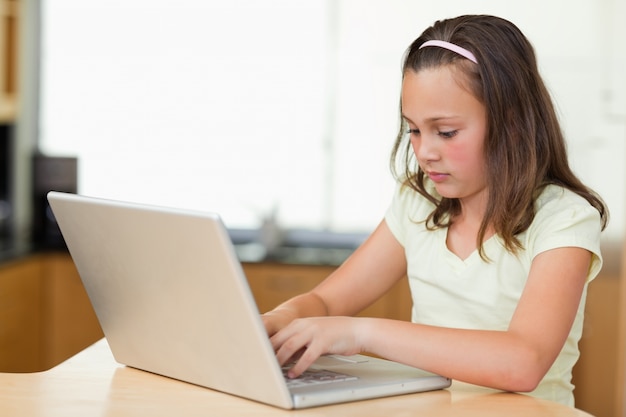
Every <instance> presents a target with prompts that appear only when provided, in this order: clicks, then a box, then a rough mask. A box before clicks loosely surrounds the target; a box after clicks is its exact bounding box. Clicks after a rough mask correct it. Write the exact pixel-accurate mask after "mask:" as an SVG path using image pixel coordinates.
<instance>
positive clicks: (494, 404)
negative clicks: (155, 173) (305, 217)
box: [0, 339, 589, 417]
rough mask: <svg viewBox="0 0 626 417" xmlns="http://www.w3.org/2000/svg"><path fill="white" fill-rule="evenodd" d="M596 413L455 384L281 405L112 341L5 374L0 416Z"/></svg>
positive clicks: (0, 387) (0, 391) (1, 378)
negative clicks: (176, 372) (122, 355)
mask: <svg viewBox="0 0 626 417" xmlns="http://www.w3.org/2000/svg"><path fill="white" fill-rule="evenodd" d="M292 414H297V415H302V416H325V417H327V416H341V417H350V416H359V417H367V416H383V415H384V416H385V417H394V416H402V417H409V416H425V415H427V416H435V417H436V416H480V417H489V416H498V417H500V416H503V415H506V416H524V417H526V416H534V417H541V416H550V417H560V416H562V417H569V416H579V417H580V416H589V414H587V413H585V412H583V411H580V410H577V409H574V408H570V407H567V406H564V405H561V404H556V403H552V402H549V401H544V400H540V399H536V398H532V397H529V396H526V395H522V394H512V393H504V392H498V391H494V390H489V389H485V388H481V387H476V386H473V385H468V384H463V383H458V382H454V383H453V384H452V387H451V388H449V389H446V390H439V391H433V392H424V393H419V394H410V395H402V396H396V397H388V398H382V399H375V400H367V401H358V402H353V403H347V404H339V405H332V406H325V407H316V408H310V409H304V410H282V409H279V408H275V407H272V406H268V405H264V404H260V403H256V402H253V401H250V400H246V399H243V398H238V397H235V396H232V395H227V394H223V393H220V392H217V391H213V390H210V389H206V388H202V387H199V386H196V385H191V384H187V383H184V382H180V381H176V380H173V379H169V378H165V377H161V376H158V375H154V374H150V373H148V372H143V371H139V370H136V369H133V368H129V367H125V366H123V365H120V364H118V363H117V362H115V360H114V359H113V356H112V354H111V351H110V349H109V346H108V344H107V342H106V340H105V339H102V340H100V341H98V342H96V343H95V344H94V345H92V346H90V347H88V348H87V349H85V350H84V351H82V352H80V353H78V354H77V355H76V356H74V357H72V358H70V359H69V360H67V361H66V362H64V363H62V364H60V365H58V366H57V367H55V368H53V369H51V370H49V371H45V372H40V373H30V374H10V373H0V416H3V417H13V416H20V417H30V416H46V417H56V416H59V417H60V416H62V417H72V416H80V417H85V416H96V415H97V416H110V417H119V416H137V415H147V416H151V417H158V416H167V417H171V416H175V415H184V416H207V415H219V416H231V415H232V416H242V415H245V416H286V415H292Z"/></svg>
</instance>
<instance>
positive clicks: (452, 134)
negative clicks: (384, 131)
mask: <svg viewBox="0 0 626 417" xmlns="http://www.w3.org/2000/svg"><path fill="white" fill-rule="evenodd" d="M406 133H407V134H408V135H419V134H420V131H419V129H408V130H407V131H406ZM457 133H459V131H458V130H450V131H448V132H441V131H438V132H437V134H438V135H439V136H441V137H442V138H444V139H452V138H453V137H455V136H456V134H457Z"/></svg>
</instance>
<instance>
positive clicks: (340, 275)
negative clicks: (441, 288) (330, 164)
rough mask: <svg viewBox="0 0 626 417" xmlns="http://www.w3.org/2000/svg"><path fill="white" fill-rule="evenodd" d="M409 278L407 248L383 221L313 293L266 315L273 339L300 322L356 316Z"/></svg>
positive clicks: (266, 323) (265, 319) (290, 301)
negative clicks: (279, 332)
mask: <svg viewBox="0 0 626 417" xmlns="http://www.w3.org/2000/svg"><path fill="white" fill-rule="evenodd" d="M405 274H406V258H405V255H404V248H402V246H401V245H400V244H399V243H398V241H397V240H396V239H395V238H394V237H393V235H392V234H391V231H389V228H388V227H387V225H386V223H385V221H384V220H383V221H382V222H381V223H380V225H379V226H378V227H377V228H376V230H375V231H374V232H373V233H372V234H371V235H370V236H369V237H368V239H367V240H366V241H365V242H364V243H363V244H362V245H361V246H360V247H359V248H358V249H357V250H356V251H355V252H354V253H353V254H352V256H350V257H349V258H348V259H347V260H346V261H345V262H344V263H343V264H342V265H341V266H340V267H339V268H337V270H336V271H334V272H333V273H332V274H331V275H329V276H328V278H326V279H325V280H324V281H323V282H322V283H320V284H319V285H318V286H317V287H316V288H314V289H313V290H312V291H310V292H308V293H305V294H302V295H299V296H297V297H294V298H292V299H290V300H288V301H286V302H285V303H283V304H281V305H279V306H278V307H276V308H275V309H274V310H272V311H270V312H268V313H265V314H264V315H263V322H264V324H265V328H266V329H267V331H268V334H270V335H273V334H274V333H276V332H277V331H278V330H280V329H282V328H283V327H285V326H286V325H287V324H289V323H290V322H291V321H293V320H294V319H296V318H302V317H318V316H352V315H354V314H357V313H358V312H360V311H361V310H363V309H364V308H366V307H367V306H369V305H370V304H372V303H373V302H375V301H376V300H377V299H379V298H380V297H381V296H382V295H383V294H384V293H386V292H387V291H388V290H389V289H390V288H391V287H392V286H393V284H395V283H396V282H397V281H398V280H400V279H401V278H402V277H404V276H405Z"/></svg>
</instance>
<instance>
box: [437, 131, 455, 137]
mask: <svg viewBox="0 0 626 417" xmlns="http://www.w3.org/2000/svg"><path fill="white" fill-rule="evenodd" d="M458 132H459V131H458V130H450V131H448V132H437V134H438V135H439V136H441V137H442V138H444V139H451V138H453V137H455V136H456V134H457V133H458Z"/></svg>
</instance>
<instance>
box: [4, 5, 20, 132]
mask: <svg viewBox="0 0 626 417" xmlns="http://www.w3.org/2000/svg"><path fill="white" fill-rule="evenodd" d="M18 5H19V3H18V1H17V0H0V123H10V122H13V121H14V120H15V117H16V98H17V74H18V53H17V50H18V48H17V45H18V22H19V19H18V17H19V7H18Z"/></svg>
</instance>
